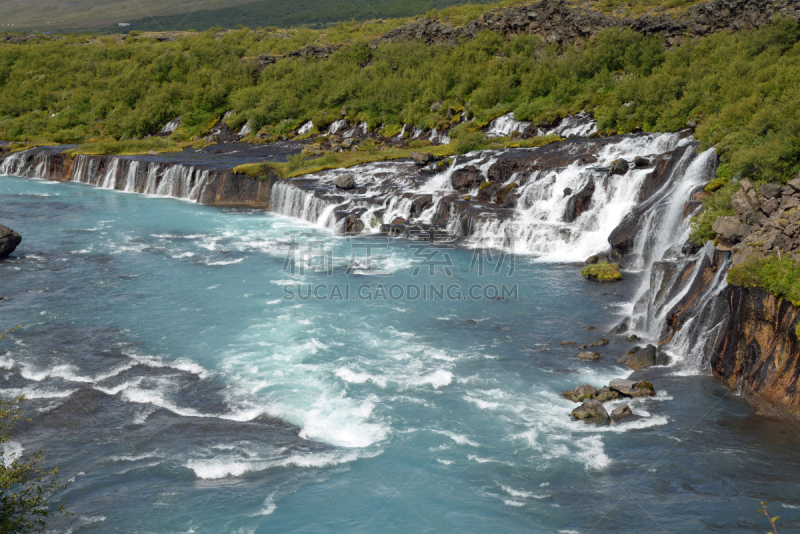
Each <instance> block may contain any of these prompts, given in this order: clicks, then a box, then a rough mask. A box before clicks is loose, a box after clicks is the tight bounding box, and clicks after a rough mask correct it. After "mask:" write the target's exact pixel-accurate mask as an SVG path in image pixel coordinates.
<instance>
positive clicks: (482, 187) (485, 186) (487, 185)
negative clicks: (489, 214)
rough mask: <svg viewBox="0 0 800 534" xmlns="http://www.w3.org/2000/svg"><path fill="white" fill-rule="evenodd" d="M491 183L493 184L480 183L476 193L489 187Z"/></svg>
mask: <svg viewBox="0 0 800 534" xmlns="http://www.w3.org/2000/svg"><path fill="white" fill-rule="evenodd" d="M493 183H494V182H481V185H480V187H478V191H480V190H482V189H486V188H487V187H489V186H490V185H492V184H493Z"/></svg>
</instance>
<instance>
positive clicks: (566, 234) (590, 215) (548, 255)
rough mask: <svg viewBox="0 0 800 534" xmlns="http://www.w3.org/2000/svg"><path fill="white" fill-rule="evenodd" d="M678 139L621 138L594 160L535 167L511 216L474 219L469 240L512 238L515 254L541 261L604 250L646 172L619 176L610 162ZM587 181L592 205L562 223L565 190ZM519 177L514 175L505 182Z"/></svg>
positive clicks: (669, 147) (657, 151)
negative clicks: (591, 186) (591, 187)
mask: <svg viewBox="0 0 800 534" xmlns="http://www.w3.org/2000/svg"><path fill="white" fill-rule="evenodd" d="M681 142H682V141H681V140H680V138H679V136H678V135H677V134H653V135H647V136H637V137H625V138H621V139H620V140H619V141H618V142H617V143H614V144H610V145H608V146H606V147H605V148H603V149H602V150H601V151H600V152H599V153H597V154H596V157H597V163H593V164H589V165H581V164H579V163H573V164H572V165H570V166H568V167H566V168H559V169H553V170H545V171H536V172H535V173H534V174H532V175H531V176H530V177H529V178H528V180H527V182H526V183H525V184H524V185H523V186H522V187H521V188H520V190H519V198H518V200H517V205H516V212H515V215H514V217H512V218H511V219H508V220H505V221H498V220H496V219H495V220H490V221H488V222H482V221H476V222H475V224H474V233H473V235H472V236H470V242H471V243H472V244H473V245H476V246H477V245H481V246H496V244H497V243H498V242H501V243H506V242H508V240H509V239H512V240H513V247H514V252H517V253H523V254H533V255H535V256H538V258H539V259H540V260H542V261H565V262H567V261H582V260H584V259H586V258H587V257H588V256H591V255H592V254H596V253H598V252H602V251H603V250H606V249H607V248H608V241H607V239H608V236H609V235H610V234H611V232H612V231H613V230H614V228H616V227H617V225H619V223H620V222H621V221H622V219H623V218H624V217H625V215H626V214H627V213H628V212H629V211H630V210H631V209H632V208H633V207H634V206H635V205H636V204H637V200H638V195H639V191H640V189H641V186H642V183H643V181H644V178H645V177H646V176H647V174H648V173H649V172H650V170H649V169H631V170H630V171H628V173H627V174H625V175H622V176H619V175H609V174H608V172H607V171H606V169H608V167H609V166H610V164H611V162H612V161H614V160H616V159H620V158H622V159H626V160H628V161H632V160H633V159H634V158H635V157H636V156H640V155H651V154H660V153H663V152H667V151H669V150H672V149H674V148H675V147H677V146H678V144H679V143H681ZM589 180H594V182H595V190H594V194H593V195H592V201H591V205H590V209H588V210H587V211H586V212H585V213H583V214H582V215H580V216H579V217H578V218H577V219H575V221H573V222H565V221H564V213H565V211H566V208H567V204H568V201H569V197H570V195H568V194H564V191H565V190H566V189H567V188H569V189H571V190H572V194H575V193H577V192H578V191H580V190H582V189H583V188H584V187H585V186H586V185H587V184H588V183H589ZM519 181H520V180H519V177H518V176H516V175H515V176H512V177H511V178H510V179H509V180H508V181H507V183H506V184H503V185H510V184H512V183H515V182H517V183H518V182H519ZM474 193H477V191H475V192H474ZM456 226H457V225H454V227H456Z"/></svg>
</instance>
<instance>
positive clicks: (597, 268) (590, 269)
mask: <svg viewBox="0 0 800 534" xmlns="http://www.w3.org/2000/svg"><path fill="white" fill-rule="evenodd" d="M581 276H586V277H587V278H589V280H598V281H600V282H614V281H617V280H622V273H620V272H619V265H618V264H616V263H595V264H593V265H587V266H586V267H585V268H584V269H583V270H582V271H581Z"/></svg>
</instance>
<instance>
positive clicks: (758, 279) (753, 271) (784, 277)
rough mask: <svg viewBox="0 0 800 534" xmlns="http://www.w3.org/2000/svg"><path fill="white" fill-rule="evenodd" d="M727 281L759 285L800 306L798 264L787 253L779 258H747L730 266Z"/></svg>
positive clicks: (799, 271) (732, 283)
mask: <svg viewBox="0 0 800 534" xmlns="http://www.w3.org/2000/svg"><path fill="white" fill-rule="evenodd" d="M728 283H729V284H731V285H733V286H739V287H761V288H764V289H766V290H767V291H769V292H770V293H772V294H773V295H775V296H776V297H779V298H784V299H787V300H789V301H790V302H791V303H792V304H793V305H795V306H800V264H797V263H795V262H794V261H792V258H791V257H789V256H788V255H786V256H783V257H781V258H778V257H770V258H755V257H750V258H748V259H747V260H746V261H745V262H744V263H743V264H741V265H737V266H735V267H731V269H730V270H729V271H728Z"/></svg>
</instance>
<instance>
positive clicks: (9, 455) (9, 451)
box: [0, 441, 25, 467]
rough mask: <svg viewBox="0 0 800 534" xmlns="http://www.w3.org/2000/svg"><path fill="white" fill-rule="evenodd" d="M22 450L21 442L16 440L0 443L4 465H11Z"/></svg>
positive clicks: (0, 452)
mask: <svg viewBox="0 0 800 534" xmlns="http://www.w3.org/2000/svg"><path fill="white" fill-rule="evenodd" d="M24 450H25V447H23V446H22V443H19V442H18V441H6V442H4V443H0V455H2V458H3V464H4V465H5V466H6V467H11V464H13V463H14V461H16V460H18V459H19V458H21V457H22V453H23V451H24Z"/></svg>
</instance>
